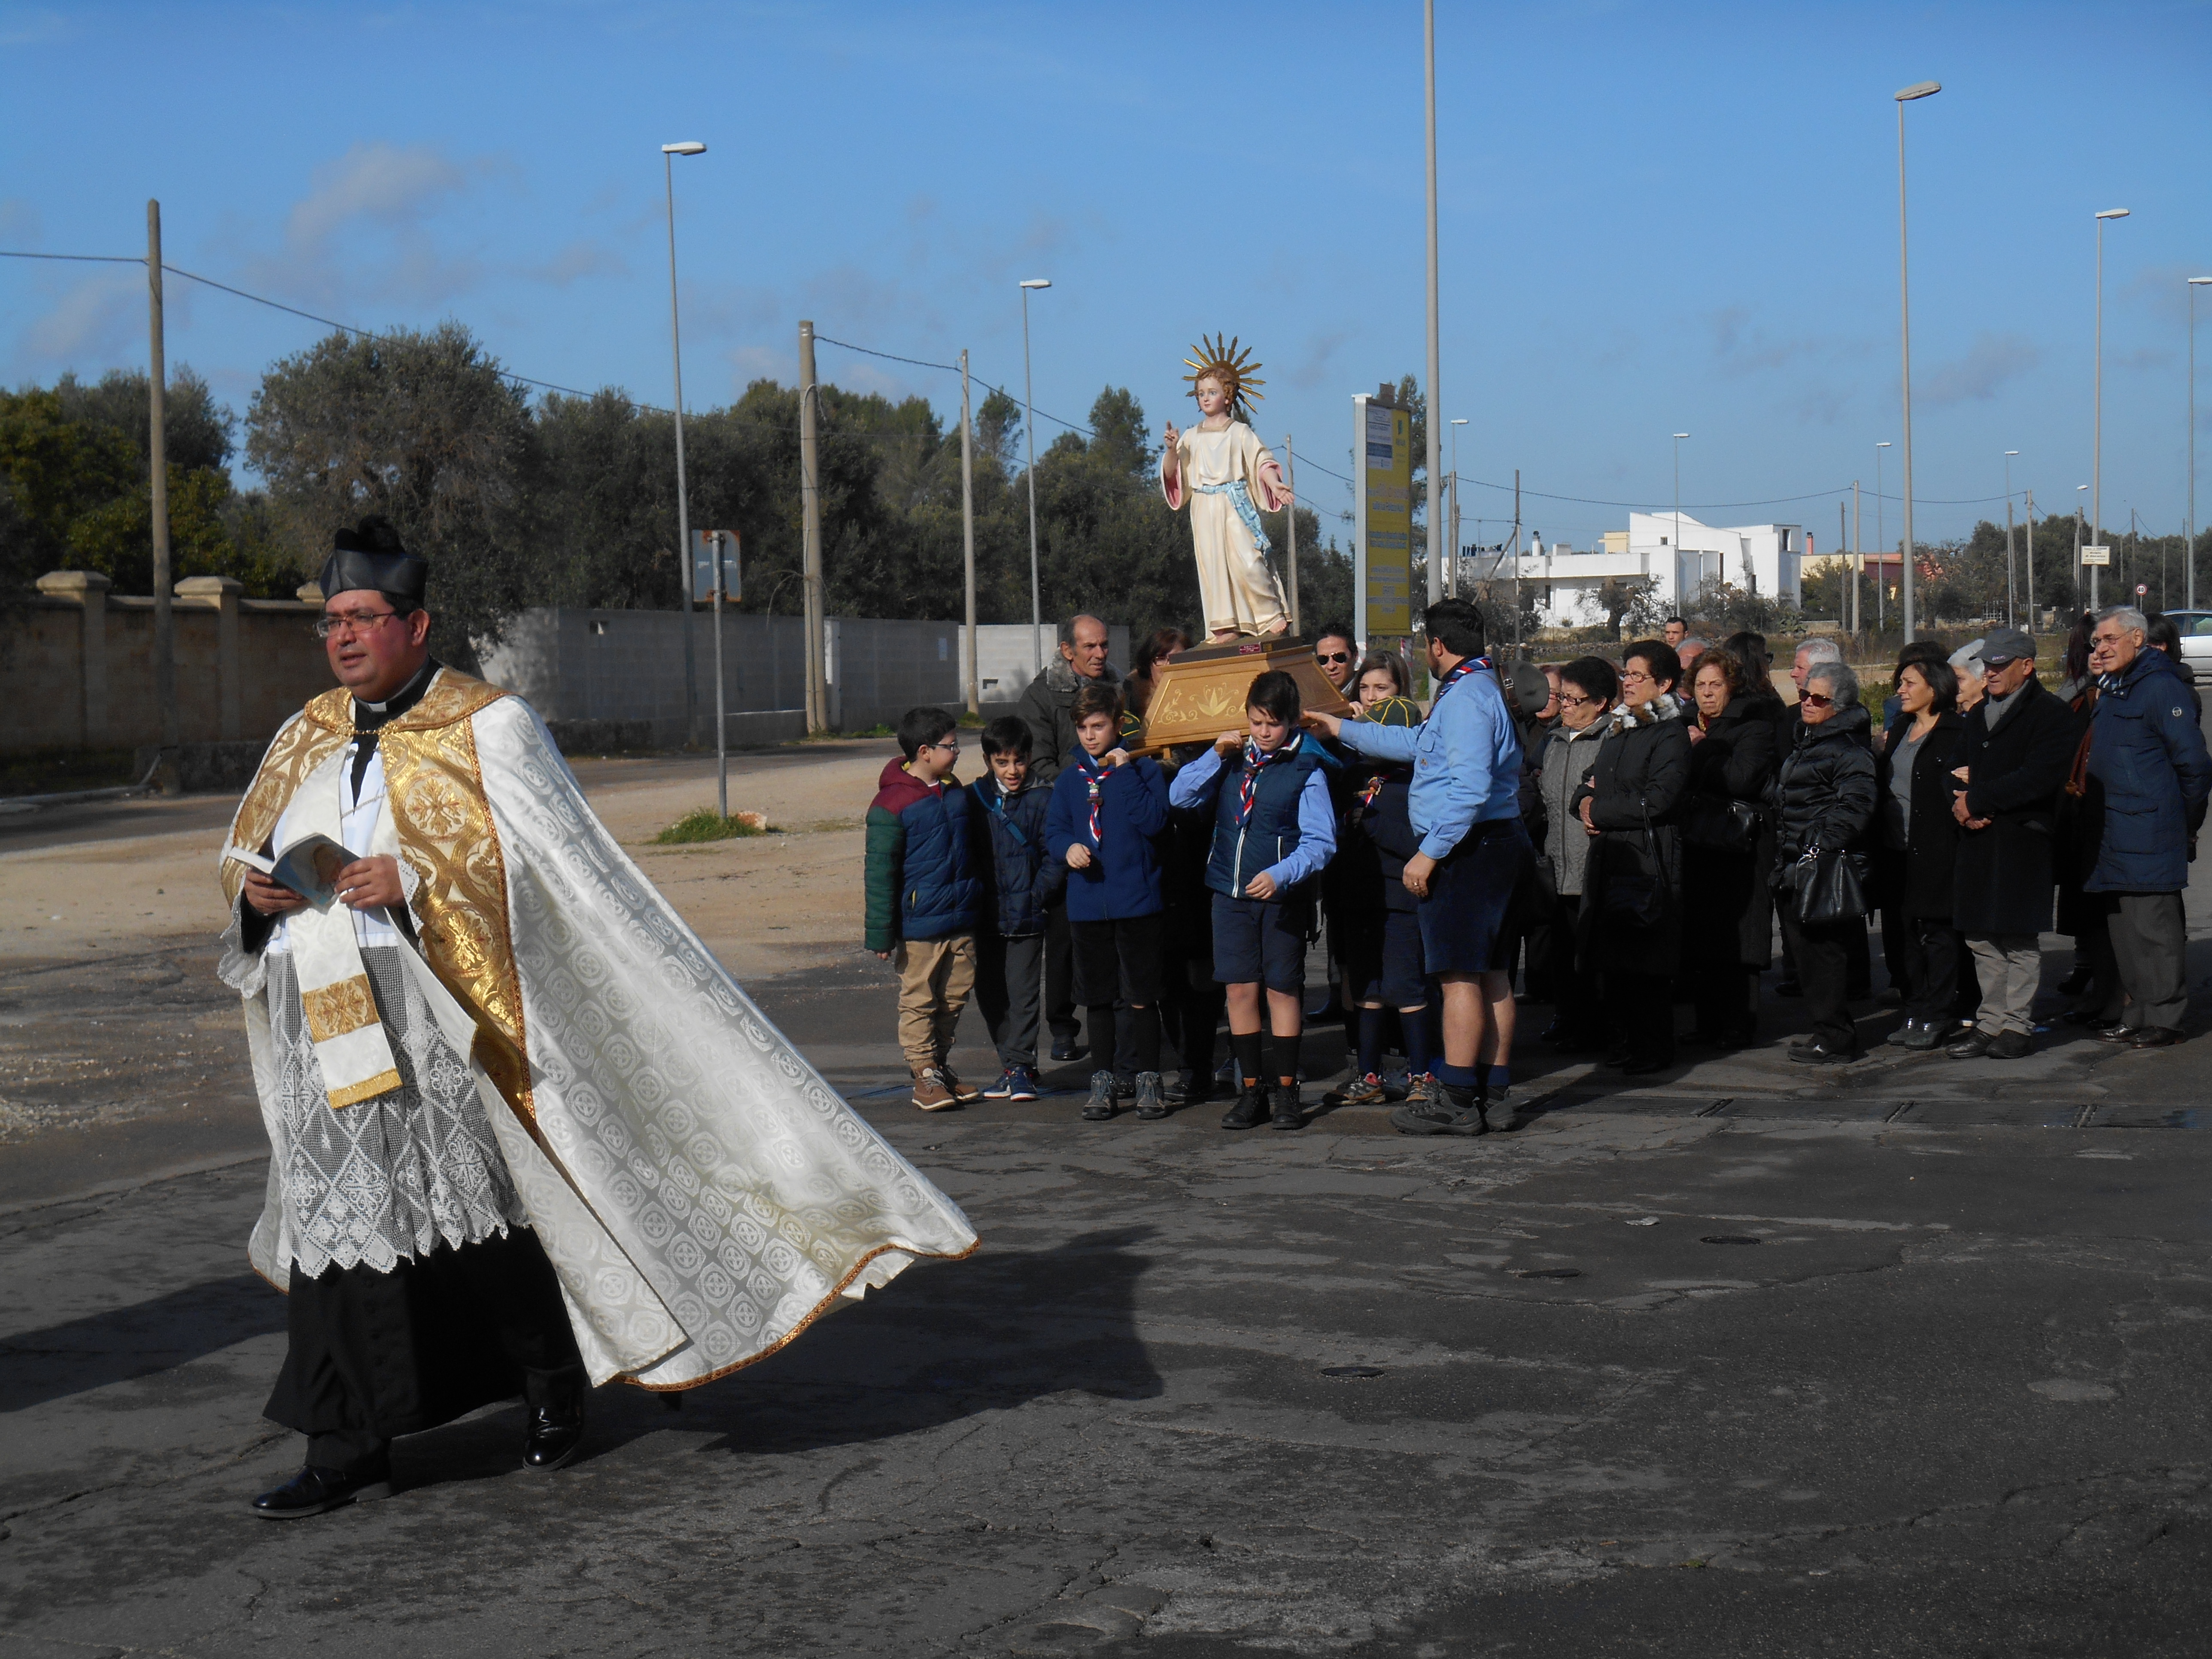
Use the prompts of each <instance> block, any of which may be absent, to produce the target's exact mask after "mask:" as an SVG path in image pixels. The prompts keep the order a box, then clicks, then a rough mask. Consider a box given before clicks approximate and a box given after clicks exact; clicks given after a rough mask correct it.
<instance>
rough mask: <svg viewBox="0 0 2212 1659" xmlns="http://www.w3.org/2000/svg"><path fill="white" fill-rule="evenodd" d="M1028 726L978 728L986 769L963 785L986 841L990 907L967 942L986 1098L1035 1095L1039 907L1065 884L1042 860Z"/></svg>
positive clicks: (1040, 799)
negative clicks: (995, 1061) (983, 1042)
mask: <svg viewBox="0 0 2212 1659" xmlns="http://www.w3.org/2000/svg"><path fill="white" fill-rule="evenodd" d="M1033 741H1034V739H1033V738H1032V737H1031V734H1030V724H1029V722H1028V721H1027V720H1024V719H1022V717H1021V716H1020V715H1018V714H1007V715H1004V716H1002V717H1000V719H998V720H993V721H992V722H991V723H990V724H989V725H988V726H985V727H984V728H983V762H984V764H985V765H986V766H987V767H988V768H989V770H988V771H987V772H986V773H985V774H984V775H982V776H981V777H980V778H978V779H976V780H975V782H973V783H971V784H969V786H968V790H969V793H970V794H972V795H974V796H975V806H976V810H977V811H978V812H979V813H980V814H981V817H982V820H983V823H984V824H985V825H986V826H987V828H988V829H989V831H990V836H991V859H990V864H989V866H988V870H989V874H990V882H991V902H990V903H989V905H988V906H987V914H986V915H985V917H984V925H983V927H982V928H981V931H980V932H979V933H977V934H976V936H975V1000H976V1002H977V1003H978V1004H979V1005H981V1007H982V1010H983V1019H984V1023H985V1024H987V1025H989V1027H990V1028H991V1041H992V1042H994V1043H995V1044H996V1045H997V1046H998V1050H999V1080H998V1081H997V1082H996V1083H994V1084H993V1085H991V1086H990V1087H989V1088H987V1089H986V1090H984V1091H983V1095H984V1097H985V1098H986V1099H988V1100H1035V1099H1036V1097H1037V1080H1036V1063H1037V1056H1036V1046H1037V1000H1038V995H1039V993H1040V991H1041V990H1042V977H1043V974H1044V929H1045V919H1044V913H1045V907H1046V906H1048V905H1049V904H1054V903H1057V902H1059V899H1060V892H1061V890H1062V889H1064V888H1065V887H1066V885H1067V866H1066V864H1064V863H1062V862H1061V861H1060V860H1058V859H1054V858H1049V857H1048V856H1047V855H1046V854H1045V829H1044V820H1045V813H1046V811H1048V808H1049V807H1050V805H1051V802H1052V791H1051V790H1050V789H1048V788H1046V787H1043V786H1042V785H1032V784H1031V783H1030V744H1031V743H1032V742H1033Z"/></svg>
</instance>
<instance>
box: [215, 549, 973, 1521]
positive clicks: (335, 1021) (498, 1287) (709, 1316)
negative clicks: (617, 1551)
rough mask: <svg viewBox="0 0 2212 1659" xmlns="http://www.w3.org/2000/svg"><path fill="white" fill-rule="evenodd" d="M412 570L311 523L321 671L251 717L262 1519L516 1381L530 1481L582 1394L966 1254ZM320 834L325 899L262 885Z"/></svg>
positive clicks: (236, 906) (965, 1230)
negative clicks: (274, 1331) (261, 1197)
mask: <svg viewBox="0 0 2212 1659" xmlns="http://www.w3.org/2000/svg"><path fill="white" fill-rule="evenodd" d="M427 580H428V566H427V565H426V564H425V563H424V562H423V561H422V560H421V559H419V558H416V557H415V556H412V555H410V554H409V553H407V552H406V551H405V550H404V549H402V548H401V547H400V545H399V544H398V538H397V537H396V536H395V535H394V534H393V533H392V528H391V526H389V525H388V524H386V522H384V521H383V520H364V521H363V523H362V526H361V527H360V529H359V530H358V531H341V532H338V535H337V538H336V545H335V550H333V552H332V553H331V557H330V560H329V562H327V563H326V564H325V566H324V568H323V574H322V590H323V592H324V595H325V599H324V616H323V619H322V621H321V623H319V625H318V627H317V629H316V631H317V632H318V633H319V635H321V636H322V637H323V640H324V642H325V649H326V651H327V653H328V655H329V659H330V663H331V671H332V672H333V673H334V674H335V675H336V676H337V680H338V682H339V684H338V688H337V690H332V691H329V692H325V693H324V694H323V695H322V696H318V697H316V698H314V699H313V700H312V701H311V702H309V703H308V704H307V707H306V708H304V709H303V710H301V713H300V714H296V715H295V716H294V717H293V718H292V719H291V720H289V721H288V722H287V723H286V724H285V726H283V729H282V730H281V731H280V732H278V733H277V734H276V739H275V741H274V742H272V743H271V744H270V748H269V751H268V753H267V755H266V756H264V757H263V760H262V763H261V767H260V770H259V772H258V775H256V776H255V778H254V781H253V784H252V787H251V788H250V789H249V790H248V791H247V793H246V798H245V799H244V801H243V802H242V803H241V804H240V807H239V811H238V815H237V817H236V818H235V819H234V822H233V823H232V827H231V835H230V842H229V848H228V849H227V850H226V853H225V854H224V860H223V863H222V881H223V884H224V889H225V891H226V893H227V894H228V896H229V897H230V899H231V902H232V906H233V912H234V914H233V919H232V922H231V926H230V929H229V931H228V933H226V934H225V936H224V945H225V949H224V953H223V966H222V973H223V977H224V978H225V979H226V981H228V982H229V983H230V984H231V985H233V986H234V987H236V988H237V990H238V991H239V992H240V994H241V996H242V997H243V998H244V1000H245V1006H246V1030H247V1036H248V1038H249V1040H250V1046H251V1048H252V1059H253V1073H254V1083H255V1087H256V1090H257V1091H258V1094H259V1097H260V1101H261V1109H262V1117H263V1121H264V1124H265V1126H266V1127H267V1129H268V1133H269V1139H270V1148H271V1153H272V1155H271V1157H270V1164H269V1183H268V1193H267V1198H266V1201H265V1203H264V1208H263V1212H262V1215H261V1218H260V1220H259V1222H258V1224H257V1225H256V1226H255V1228H254V1230H253V1235H252V1242H251V1243H250V1245H249V1254H250V1255H251V1257H252V1262H253V1265H254V1267H256V1268H257V1269H258V1271H259V1272H260V1273H262V1274H263V1275H264V1277H266V1278H267V1279H270V1281H271V1282H272V1283H274V1284H275V1285H277V1286H278V1288H280V1289H283V1290H286V1291H289V1298H290V1299H289V1318H288V1329H289V1348H288V1350H287V1352H286V1355H285V1360H284V1364H283V1370H282V1371H281V1372H280V1374H279V1376H278V1378H277V1381H276V1389H275V1391H274V1393H273V1394H272V1395H271V1396H270V1401H269V1404H268V1406H267V1407H266V1413H267V1415H268V1416H269V1417H270V1419H273V1420H275V1421H276V1422H278V1423H282V1424H284V1425H287V1426H289V1427H291V1428H294V1429H296V1430H298V1431H301V1433H302V1434H304V1435H305V1436H306V1437H307V1450H306V1460H305V1464H304V1466H303V1467H302V1468H301V1471H300V1473H299V1474H296V1475H295V1476H294V1477H293V1478H292V1479H291V1480H289V1481H287V1482H286V1483H285V1484H284V1485H283V1486H278V1487H276V1489H275V1490H273V1491H270V1492H264V1493H263V1494H262V1495H261V1496H260V1497H258V1498H255V1499H254V1500H253V1502H252V1510H253V1512H254V1513H255V1514H257V1515H260V1516H264V1517H267V1518H270V1519H291V1518H295V1517H298V1516H309V1515H316V1514H320V1513H323V1512H325V1511H326V1510H331V1509H334V1508H336V1507H337V1506H338V1505H339V1504H346V1503H350V1502H352V1501H354V1500H356V1498H374V1497H382V1496H385V1495H386V1494H387V1493H388V1492H390V1490H391V1480H392V1474H391V1443H392V1439H393V1438H394V1437H397V1436H400V1435H404V1434H412V1433H416V1432H417V1431H422V1430H424V1429H428V1428H432V1427H435V1426H436V1425H439V1424H441V1423H445V1422H448V1421H451V1420H452V1419H454V1418H456V1417H459V1416H460V1415H462V1414H463V1413H467V1412H470V1411H472V1410H474V1409H476V1408H477V1407H480V1406H483V1405H486V1404H489V1403H490V1402H493V1401H501V1400H507V1399H512V1398H513V1397H515V1396H516V1395H520V1396H522V1397H523V1399H524V1401H526V1407H527V1413H526V1431H525V1438H524V1443H523V1448H522V1461H523V1463H524V1464H525V1466H526V1467H529V1468H538V1469H553V1468H559V1467H561V1466H562V1464H563V1463H565V1462H568V1460H569V1459H571V1458H572V1457H574V1455H575V1454H576V1452H577V1450H578V1449H579V1447H580V1444H581V1443H582V1440H583V1437H584V1402H585V1396H586V1393H587V1391H588V1389H589V1388H590V1387H591V1386H592V1385H596V1384H599V1383H607V1382H611V1381H615V1380H620V1381H623V1382H626V1383H634V1384H636V1385H637V1386H639V1387H641V1388H646V1389H687V1388H691V1387H694V1386H696V1385H697V1384H699V1383H706V1382H709V1381H711V1380H713V1379H714V1378H715V1377H717V1376H723V1375H725V1374H726V1373H727V1372H729V1371H732V1370H736V1369H737V1368H738V1367H739V1366H742V1365H745V1364H750V1363H751V1362H752V1361H753V1360H756V1359H758V1358H762V1357H763V1356H764V1355H766V1354H768V1353H770V1352H774V1351H775V1349H776V1348H778V1347H781V1346H782V1345H783V1344H784V1343H786V1342H787V1341H789V1340H791V1339H792V1338H793V1337H794V1336H795V1335H797V1334H799V1332H800V1331H801V1330H803V1329H804V1328H805V1327H806V1326H807V1325H808V1324H810V1323H811V1322H813V1321H814V1320H815V1319H817V1318H818V1317H820V1316H822V1315H823V1314H824V1313H826V1312H828V1311H829V1310H831V1309H833V1308H834V1307H836V1306H837V1305H838V1304H839V1303H840V1300H841V1298H846V1297H860V1295H862V1294H863V1293H865V1292H866V1291H867V1290H868V1289H869V1288H870V1287H872V1286H880V1285H884V1284H885V1283H887V1282H888V1281H889V1280H890V1279H891V1278H892V1277H893V1276H894V1275H895V1274H896V1273H898V1272H899V1271H900V1270H901V1269H902V1268H903V1267H906V1266H907V1265H908V1263H910V1262H911V1261H915V1259H916V1258H919V1257H928V1256H934V1257H943V1258H957V1257H959V1256H963V1255H967V1254H968V1253H969V1252H970V1251H971V1250H973V1249H975V1233H974V1231H972V1230H971V1229H970V1228H969V1225H968V1221H967V1218H965V1217H964V1216H963V1215H962V1214H961V1212H960V1211H959V1209H958V1208H957V1206H955V1205H954V1204H953V1203H952V1202H951V1200H949V1199H947V1198H946V1197H945V1195H944V1194H942V1193H940V1192H939V1191H938V1190H937V1188H935V1187H934V1186H933V1185H932V1184H931V1183H930V1182H928V1180H927V1179H926V1178H925V1177H924V1176H921V1174H920V1173H918V1172H917V1171H916V1170H914V1169H913V1168H912V1167H911V1166H910V1165H909V1164H907V1163H906V1161H905V1160H904V1159H902V1158H900V1157H899V1155H898V1154H897V1153H896V1152H893V1151H892V1150H891V1149H890V1146H887V1145H886V1144H885V1143H884V1140H883V1139H881V1137H879V1136H878V1134H877V1133H875V1131H874V1130H872V1128H870V1127H868V1125H867V1124H866V1122H864V1121H862V1120H861V1119H860V1117H859V1115H857V1114H855V1113H854V1111H853V1110H852V1109H851V1108H850V1107H848V1105H847V1104H846V1103H844V1101H843V1100H842V1098H840V1097H839V1096H838V1095H837V1094H836V1091H833V1090H832V1089H830V1088H829V1085H827V1084H825V1083H824V1082H823V1080H822V1079H821V1078H820V1077H819V1076H818V1075H817V1073H815V1071H814V1069H813V1067H812V1066H810V1065H808V1064H807V1062H806V1060H805V1058H804V1057H803V1056H802V1055H800V1054H799V1052H798V1050H797V1049H795V1048H793V1047H792V1046H791V1044H790V1043H788V1042H786V1041H785V1040H784V1038H783V1036H782V1035H781V1033H780V1032H778V1031H777V1030H776V1029H775V1027H774V1026H773V1025H772V1024H769V1021H768V1020H767V1019H766V1018H764V1017H763V1015H762V1013H761V1012H760V1011H759V1009H757V1007H755V1006H754V1005H753V1003H752V1002H751V1000H750V999H749V998H747V996H746V995H745V994H744V991H743V990H742V989H741V988H740V987H738V983H737V981H735V980H733V979H732V978H731V976H730V975H729V974H728V973H727V972H726V970H725V969H723V968H722V967H721V965H720V963H717V962H716V961H715V960H714V957H713V956H712V955H711V954H710V953H709V952H708V950H707V949H706V947H705V946H704V945H702V944H701V943H700V941H699V939H698V937H697V936H696V934H695V933H692V931H691V929H690V927H688V926H687V925H686V924H685V923H684V920H683V919H682V918H681V917H680V916H678V915H677V914H676V913H675V911H674V910H672V909H671V908H669V906H668V904H667V903H666V902H665V901H664V900H663V899H662V898H661V896H659V894H658V893H657V892H655V891H654V890H653V886H652V884H650V883H649V882H647V880H646V878H645V877H644V876H643V875H642V874H641V872H639V871H638V869H637V867H636V866H635V865H634V864H633V863H632V862H631V861H630V860H629V857H628V856H627V855H626V854H624V853H623V850H622V848H620V847H619V846H617V844H616V842H615V840H614V838H613V837H612V836H610V835H609V834H608V833H607V832H606V830H605V828H604V827H603V826H602V825H601V824H600V823H599V819H598V818H597V817H595V816H594V815H593V814H592V810H591V808H590V807H589V806H588V805H586V803H585V800H584V798H583V795H582V793H581V792H580V790H579V789H578V787H577V785H576V781H575V779H574V776H573V775H571V774H570V773H569V770H568V766H567V764H566V763H564V762H563V761H562V758H561V757H560V754H559V752H558V751H557V750H556V749H555V747H554V745H553V742H552V739H551V738H550V735H549V734H548V733H547V732H546V729H545V726H544V723H543V722H542V721H540V720H539V719H538V716H537V714H535V713H533V712H532V709H531V708H530V707H529V706H528V705H527V704H526V703H525V702H522V700H521V699H520V698H519V697H514V696H509V695H508V694H507V693H506V692H504V691H502V690H500V689H499V688H497V687H496V686H492V685H488V684H484V683H483V681H481V680H477V679H473V678H470V677H469V676H467V675H465V674H460V673H457V672H456V671H453V669H450V668H447V667H443V666H441V665H439V664H438V663H437V662H435V660H433V659H431V657H430V655H429V650H428V637H429V629H430V617H429V614H428V611H427V610H426V609H425V608H424V606H425V601H426V587H427ZM318 834H319V835H321V836H325V837H327V839H328V840H329V841H331V842H335V843H337V845H338V846H339V847H342V848H345V849H347V851H346V855H345V856H344V857H343V859H338V860H333V861H332V867H333V868H334V871H335V873H334V876H333V878H331V880H330V882H329V886H330V888H331V890H332V892H331V896H328V897H326V898H325V900H324V902H314V900H313V898H312V897H310V896H304V895H303V894H302V893H301V891H299V890H295V888H293V887H290V886H287V885H284V884H282V883H281V882H280V881H279V880H278V879H277V878H276V875H275V874H273V873H264V871H263V870H262V869H261V868H259V867H258V866H260V865H263V864H271V863H274V864H276V865H277V866H278V867H279V868H280V869H281V868H282V867H283V866H282V864H281V855H282V854H283V852H284V851H285V849H287V848H292V847H295V846H296V845H297V844H299V843H301V842H303V841H305V840H307V838H309V837H311V836H315V835H318ZM295 879H298V880H300V884H301V886H310V885H312V884H311V883H308V882H307V881H306V880H305V879H304V878H299V877H296V876H295Z"/></svg>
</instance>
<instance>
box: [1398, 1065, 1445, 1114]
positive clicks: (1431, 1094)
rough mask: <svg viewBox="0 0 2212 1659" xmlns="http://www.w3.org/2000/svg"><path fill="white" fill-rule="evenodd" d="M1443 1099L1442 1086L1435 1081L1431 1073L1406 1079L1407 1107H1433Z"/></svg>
mask: <svg viewBox="0 0 2212 1659" xmlns="http://www.w3.org/2000/svg"><path fill="white" fill-rule="evenodd" d="M1443 1097H1444V1093H1443V1085H1442V1084H1441V1083H1438V1082H1437V1078H1436V1073H1433V1072H1424V1073H1421V1074H1420V1076H1419V1077H1409V1078H1407V1079H1406V1104H1407V1105H1408V1106H1426V1105H1433V1104H1434V1103H1437V1101H1439V1100H1442V1099H1443Z"/></svg>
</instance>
